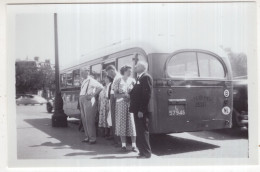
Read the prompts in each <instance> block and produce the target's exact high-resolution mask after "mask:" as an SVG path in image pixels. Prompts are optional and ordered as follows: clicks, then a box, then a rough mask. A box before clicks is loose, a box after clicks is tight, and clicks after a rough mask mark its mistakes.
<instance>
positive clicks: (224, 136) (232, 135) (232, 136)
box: [189, 128, 248, 140]
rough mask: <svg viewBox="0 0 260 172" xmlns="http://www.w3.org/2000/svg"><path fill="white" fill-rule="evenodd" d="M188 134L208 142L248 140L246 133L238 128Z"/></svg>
mask: <svg viewBox="0 0 260 172" xmlns="http://www.w3.org/2000/svg"><path fill="white" fill-rule="evenodd" d="M189 134H191V135H193V136H196V137H200V138H204V139H209V140H237V139H248V131H241V129H240V128H227V129H218V130H211V131H204V132H189Z"/></svg>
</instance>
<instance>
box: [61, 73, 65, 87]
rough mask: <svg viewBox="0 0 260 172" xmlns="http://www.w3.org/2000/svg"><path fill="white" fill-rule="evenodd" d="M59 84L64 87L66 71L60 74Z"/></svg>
mask: <svg viewBox="0 0 260 172" xmlns="http://www.w3.org/2000/svg"><path fill="white" fill-rule="evenodd" d="M60 86H61V87H62V88H64V87H66V73H63V74H61V75H60Z"/></svg>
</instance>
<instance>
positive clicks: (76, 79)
mask: <svg viewBox="0 0 260 172" xmlns="http://www.w3.org/2000/svg"><path fill="white" fill-rule="evenodd" d="M73 86H74V87H78V86H80V70H79V69H77V70H74V71H73Z"/></svg>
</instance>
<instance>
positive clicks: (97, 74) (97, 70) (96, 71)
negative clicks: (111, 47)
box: [91, 64, 102, 82]
mask: <svg viewBox="0 0 260 172" xmlns="http://www.w3.org/2000/svg"><path fill="white" fill-rule="evenodd" d="M101 72H102V64H97V65H93V66H92V67H91V75H92V76H93V77H94V79H96V80H97V81H99V82H101Z"/></svg>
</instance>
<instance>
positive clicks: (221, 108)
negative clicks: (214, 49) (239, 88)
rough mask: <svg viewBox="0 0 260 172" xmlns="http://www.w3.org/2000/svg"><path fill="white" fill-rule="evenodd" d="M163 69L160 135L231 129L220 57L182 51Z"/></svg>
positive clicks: (227, 87)
mask: <svg viewBox="0 0 260 172" xmlns="http://www.w3.org/2000/svg"><path fill="white" fill-rule="evenodd" d="M165 69H166V70H165V71H166V73H165V75H166V78H165V85H163V87H162V88H161V89H160V93H157V98H158V100H157V102H158V108H159V111H160V112H158V115H160V117H159V118H158V120H159V123H160V124H159V128H160V130H161V132H166V133H168V132H182V131H196V130H209V129H218V128H227V127H230V126H231V122H232V121H231V114H232V113H231V111H232V85H231V81H230V78H229V76H230V74H229V71H228V68H227V66H226V65H225V63H224V61H222V59H221V58H220V57H218V56H217V55H215V54H212V53H208V52H204V51H182V52H178V53H175V54H173V55H171V57H169V58H168V60H167V61H166V66H165Z"/></svg>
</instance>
